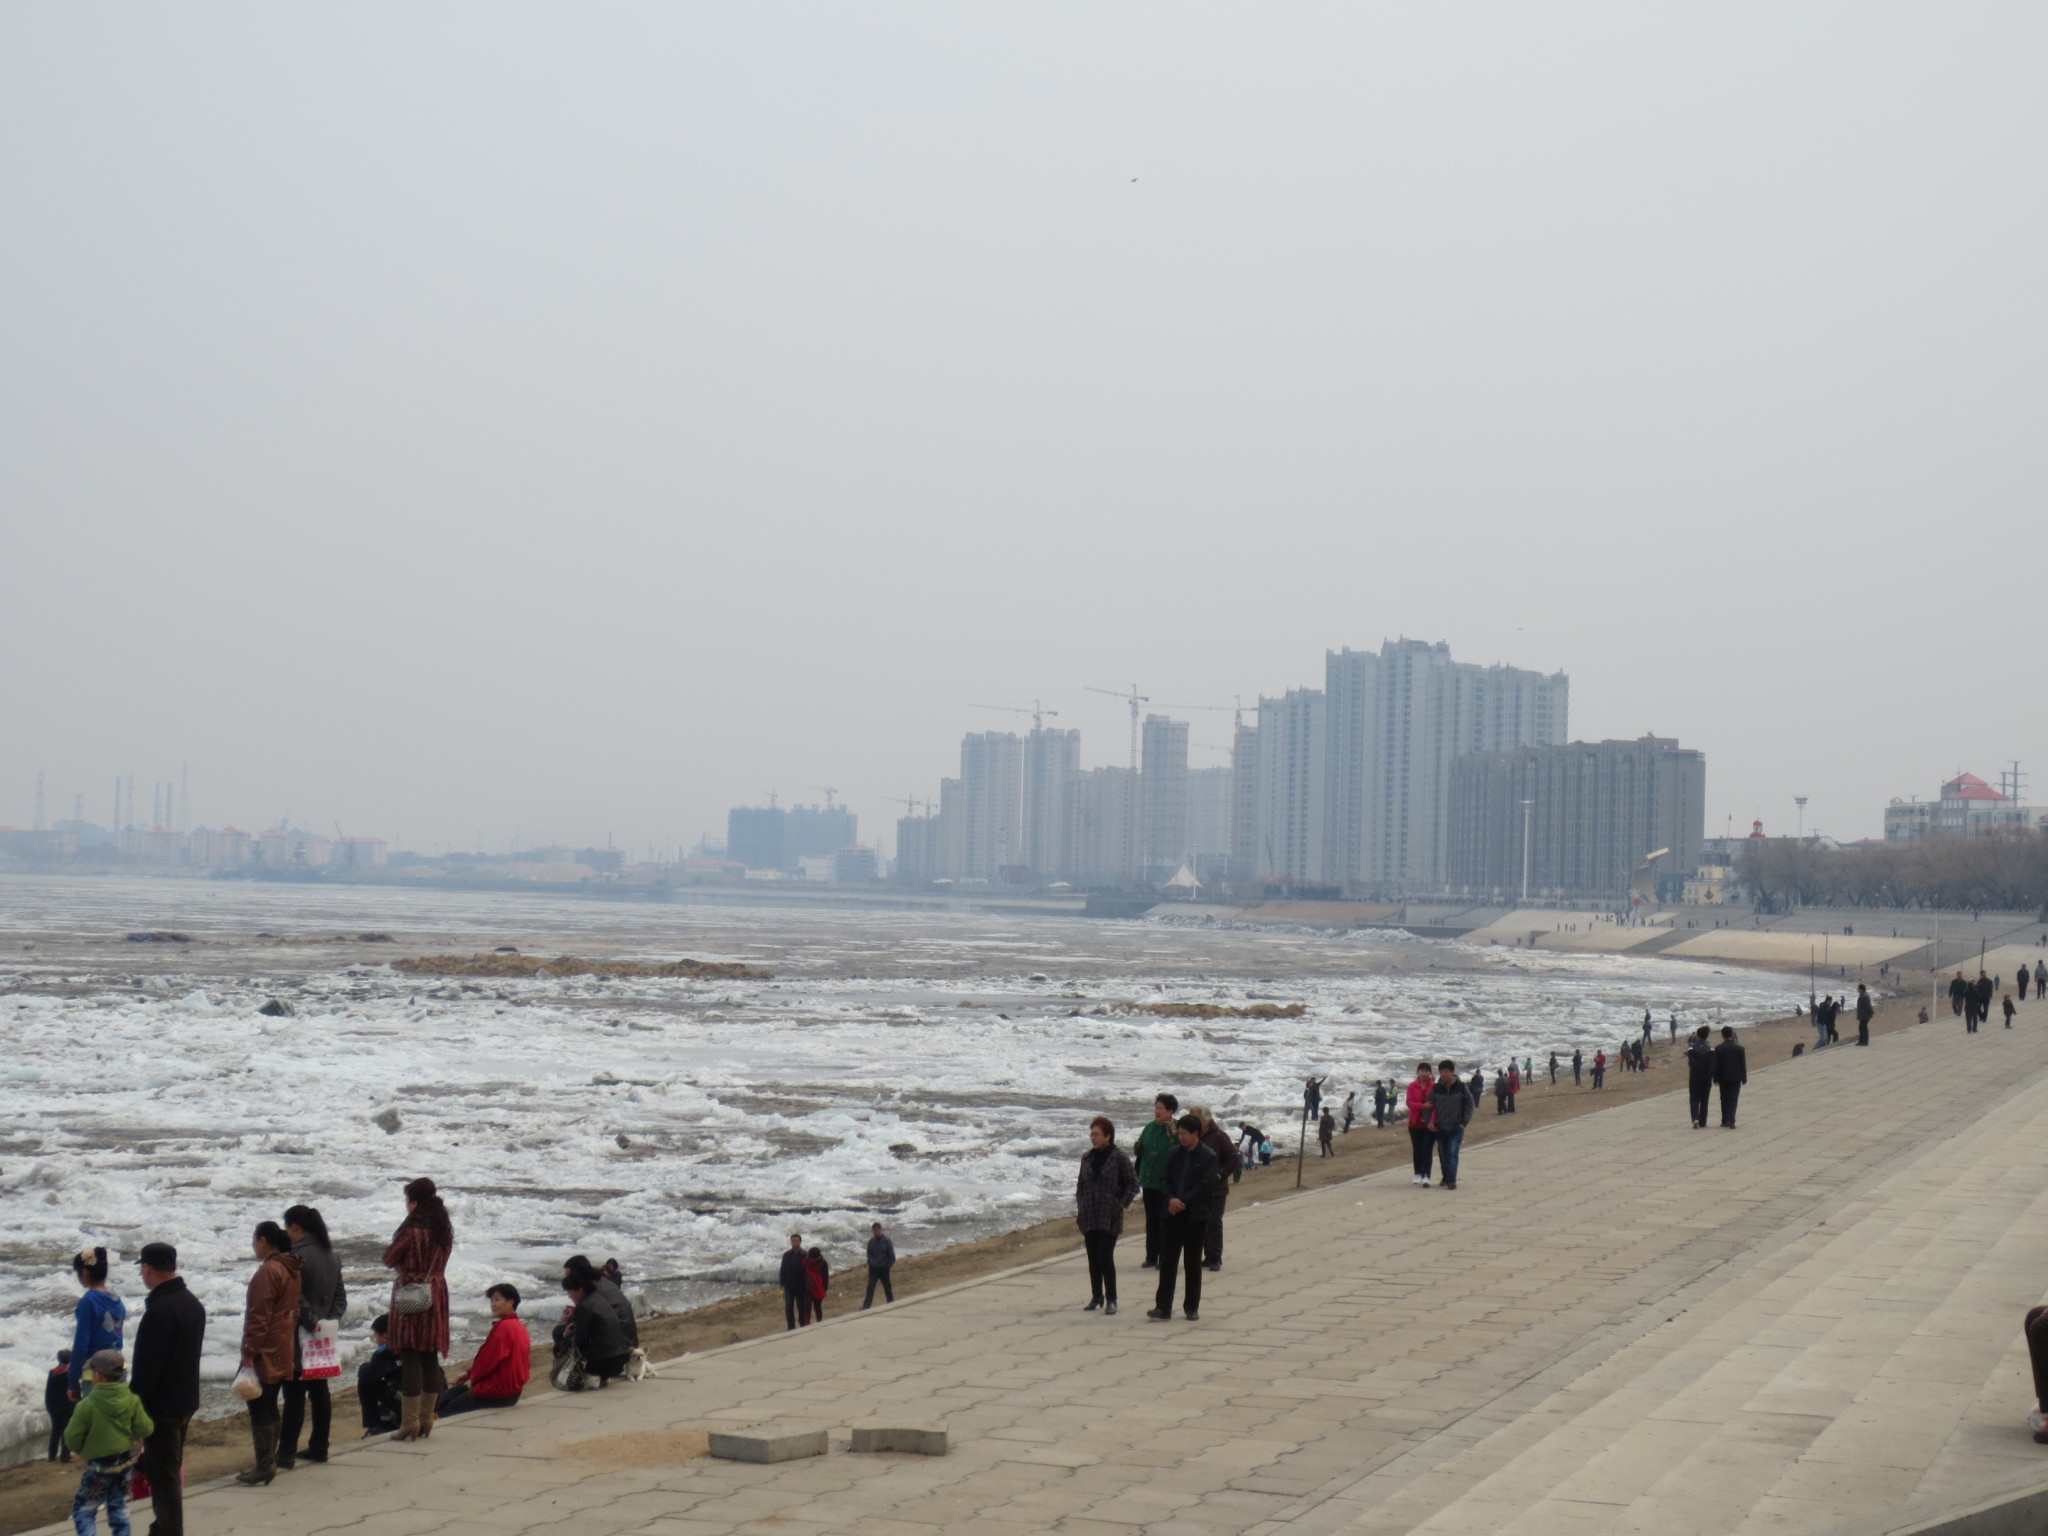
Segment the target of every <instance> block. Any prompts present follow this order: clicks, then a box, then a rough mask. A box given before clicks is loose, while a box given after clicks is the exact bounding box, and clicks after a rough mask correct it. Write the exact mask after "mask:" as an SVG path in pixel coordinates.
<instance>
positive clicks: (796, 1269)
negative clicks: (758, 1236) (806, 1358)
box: [775, 1232, 811, 1330]
mask: <svg viewBox="0 0 2048 1536" xmlns="http://www.w3.org/2000/svg"><path fill="white" fill-rule="evenodd" d="M775 1278H776V1280H777V1281H778V1282H779V1283H780V1284H781V1286H782V1317H783V1321H784V1322H785V1323H786V1324H787V1325H788V1329H790V1330H794V1329H795V1327H796V1323H797V1313H798V1311H799V1310H801V1311H803V1312H804V1313H805V1317H804V1321H806V1322H809V1321H810V1317H809V1309H810V1294H811V1293H810V1291H809V1289H808V1287H809V1285H810V1279H809V1277H808V1276H806V1275H805V1274H804V1235H803V1233H801V1232H792V1233H790V1234H789V1249H788V1251H787V1252H785V1253H784V1254H783V1255H782V1268H781V1269H780V1270H778V1271H777V1272H776V1276H775Z"/></svg>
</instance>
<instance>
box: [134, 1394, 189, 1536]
mask: <svg viewBox="0 0 2048 1536" xmlns="http://www.w3.org/2000/svg"><path fill="white" fill-rule="evenodd" d="M191 1422H192V1421H191V1420H190V1419H189V1418H186V1419H174V1418H172V1417H171V1416H170V1415H169V1414H165V1415H163V1416H162V1417H161V1418H158V1419H157V1420H155V1424H156V1428H155V1429H153V1430H151V1431H150V1432H149V1437H148V1438H147V1439H146V1440H144V1441H143V1442H142V1472H143V1475H144V1476H145V1477H147V1478H148V1479H149V1502H150V1506H151V1509H152V1510H153V1511H154V1513H155V1515H156V1519H155V1520H154V1521H153V1522H151V1524H150V1527H149V1529H150V1531H151V1536H185V1485H184V1483H183V1481H182V1480H181V1478H180V1475H179V1474H180V1469H181V1468H182V1467H183V1465H184V1461H185V1427H186V1426H187V1425H189V1424H190V1423H191Z"/></svg>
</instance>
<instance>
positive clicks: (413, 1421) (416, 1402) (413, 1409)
mask: <svg viewBox="0 0 2048 1536" xmlns="http://www.w3.org/2000/svg"><path fill="white" fill-rule="evenodd" d="M401 1403H402V1406H403V1407H404V1410H405V1417H404V1418H403V1419H402V1420H401V1421H400V1423H399V1426H398V1433H397V1434H395V1435H393V1436H392V1437H391V1438H392V1439H394V1440H417V1439H419V1438H420V1436H421V1435H423V1434H425V1433H426V1431H425V1430H423V1429H421V1428H420V1419H421V1417H422V1415H421V1413H420V1405H421V1399H419V1398H417V1397H407V1398H403V1399H401Z"/></svg>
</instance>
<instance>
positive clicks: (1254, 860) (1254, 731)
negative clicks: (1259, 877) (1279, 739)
mask: <svg viewBox="0 0 2048 1536" xmlns="http://www.w3.org/2000/svg"><path fill="white" fill-rule="evenodd" d="M1253 721H1254V723H1253V724H1251V725H1246V724H1245V723H1244V721H1243V720H1242V719H1240V720H1239V721H1238V722H1237V729H1236V732H1235V734H1234V735H1233V736H1232V738H1231V743H1230V870H1229V874H1228V878H1229V879H1232V880H1249V879H1250V878H1251V876H1252V871H1253V870H1254V869H1256V868H1257V867H1258V846H1259V727H1258V725H1257V717H1256V716H1254V717H1253Z"/></svg>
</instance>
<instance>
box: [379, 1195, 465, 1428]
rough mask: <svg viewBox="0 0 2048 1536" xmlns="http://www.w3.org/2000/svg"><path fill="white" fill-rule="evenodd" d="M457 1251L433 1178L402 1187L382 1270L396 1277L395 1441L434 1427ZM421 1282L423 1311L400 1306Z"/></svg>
mask: <svg viewBox="0 0 2048 1536" xmlns="http://www.w3.org/2000/svg"><path fill="white" fill-rule="evenodd" d="M454 1250H455V1228H454V1227H453V1226H452V1225H451V1224H450V1223H449V1220H448V1207H447V1206H445V1205H443V1204H442V1203H441V1196H440V1192H439V1191H438V1190H436V1189H435V1188H434V1181H433V1180H432V1179H426V1178H420V1179H414V1180H413V1181H412V1182H411V1183H410V1184H408V1185H406V1186H405V1220H404V1221H402V1222H400V1223H399V1226H398V1230H397V1231H396V1232H394V1233H393V1234H392V1235H391V1246H390V1247H388V1248H386V1249H385V1250H384V1267H385V1268H386V1269H389V1270H395V1271H396V1272H397V1273H396V1275H395V1277H394V1278H393V1280H392V1282H391V1309H390V1310H391V1348H392V1349H393V1350H394V1351H395V1352H396V1353H397V1355H398V1368H399V1392H400V1394H401V1396H402V1398H403V1407H404V1418H403V1420H402V1422H401V1423H400V1426H399V1430H398V1434H397V1435H396V1436H395V1437H394V1438H396V1439H399V1440H424V1439H425V1438H426V1437H427V1435H428V1434H429V1433H430V1432H431V1431H432V1430H433V1427H434V1402H435V1400H436V1399H437V1398H438V1397H439V1396H440V1394H441V1389H442V1387H443V1386H444V1385H445V1384H446V1383H445V1380H444V1378H443V1377H442V1375H441V1357H442V1356H443V1355H445V1354H447V1353H448V1281H447V1278H446V1274H447V1269H448V1255H449V1254H450V1253H452V1252H454ZM415 1284H424V1285H425V1286H426V1287H427V1293H428V1297H429V1300H428V1303H427V1307H426V1309H425V1310H424V1311H418V1312H408V1311H406V1310H405V1309H404V1308H403V1307H402V1306H400V1305H399V1296H400V1293H401V1292H403V1291H404V1290H405V1288H406V1287H407V1286H408V1285H415Z"/></svg>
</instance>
